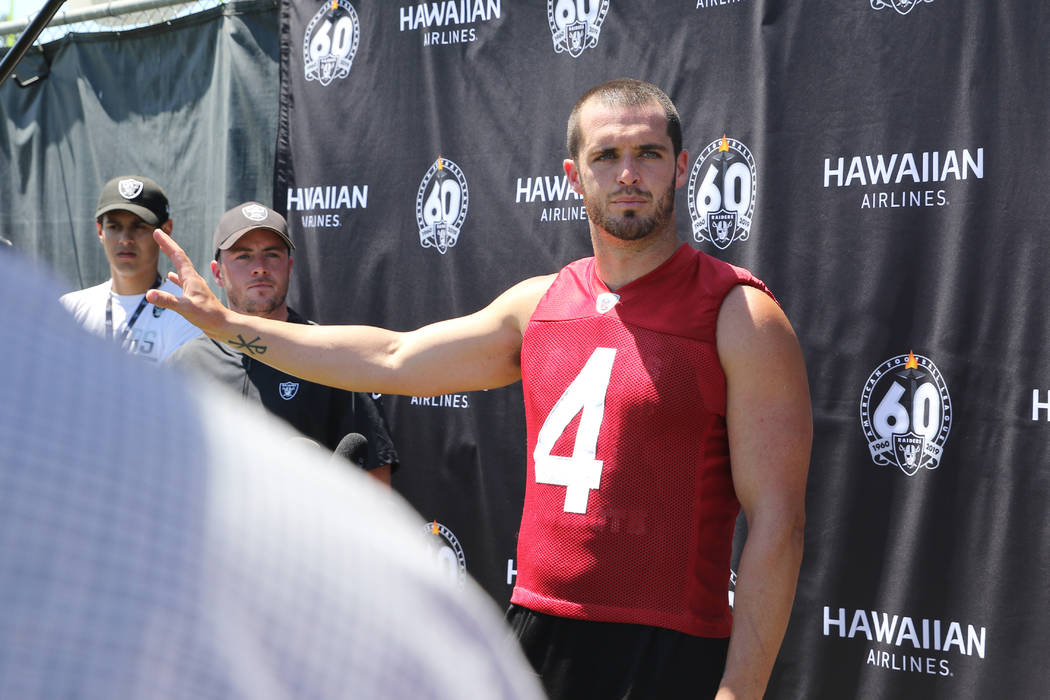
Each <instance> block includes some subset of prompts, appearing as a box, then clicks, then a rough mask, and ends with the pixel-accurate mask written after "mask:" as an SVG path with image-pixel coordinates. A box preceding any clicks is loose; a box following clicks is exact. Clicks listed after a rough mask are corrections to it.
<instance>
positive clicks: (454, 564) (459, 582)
mask: <svg viewBox="0 0 1050 700" xmlns="http://www.w3.org/2000/svg"><path fill="white" fill-rule="evenodd" d="M423 536H424V537H425V538H426V540H425V541H426V548H427V551H428V552H429V553H430V561H431V563H433V564H434V566H435V567H437V569H438V571H439V572H440V574H441V576H442V578H444V579H445V580H446V581H448V582H449V583H450V584H452V585H454V586H457V587H459V588H463V585H464V583H465V582H466V579H467V558H466V556H464V554H463V547H462V546H461V545H460V544H459V540H458V539H456V536H455V535H454V534H452V530H449V529H448V528H447V527H445V526H444V525H442V524H441V523H439V522H438V521H437V520H434V521H432V522H429V523H426V524H424V525H423Z"/></svg>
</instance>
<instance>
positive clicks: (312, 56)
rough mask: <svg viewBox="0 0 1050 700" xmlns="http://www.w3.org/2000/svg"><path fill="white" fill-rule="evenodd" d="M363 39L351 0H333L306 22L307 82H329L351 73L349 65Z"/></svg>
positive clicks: (304, 47) (304, 38)
mask: <svg viewBox="0 0 1050 700" xmlns="http://www.w3.org/2000/svg"><path fill="white" fill-rule="evenodd" d="M360 39H361V22H360V21H359V20H358V18H357V11H356V10H354V6H353V5H351V4H350V0H332V1H331V3H330V4H329V3H327V2H326V3H325V4H323V5H321V9H319V10H318V11H317V14H315V15H314V16H313V19H311V20H310V23H309V24H307V25H306V35H305V36H304V37H303V66H304V70H305V71H306V80H307V82H309V81H311V80H316V81H317V82H319V83H321V85H329V84H330V83H331V82H332V81H333V80H339V79H341V78H345V77H346V76H348V75H350V66H351V65H352V64H353V62H354V56H355V55H356V54H357V44H358V42H359V41H360Z"/></svg>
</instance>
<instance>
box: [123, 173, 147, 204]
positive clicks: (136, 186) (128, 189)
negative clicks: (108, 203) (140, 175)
mask: <svg viewBox="0 0 1050 700" xmlns="http://www.w3.org/2000/svg"><path fill="white" fill-rule="evenodd" d="M142 187H143V184H142V182H141V181H140V180H134V179H132V178H130V177H129V178H127V179H126V180H121V181H120V182H118V183H117V192H119V193H120V196H121V197H123V198H124V199H135V197H138V196H139V195H140V194H142Z"/></svg>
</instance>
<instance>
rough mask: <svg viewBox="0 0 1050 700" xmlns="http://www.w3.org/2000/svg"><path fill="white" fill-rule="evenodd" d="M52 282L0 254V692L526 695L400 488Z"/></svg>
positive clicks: (500, 644) (28, 699)
mask: <svg viewBox="0 0 1050 700" xmlns="http://www.w3.org/2000/svg"><path fill="white" fill-rule="evenodd" d="M57 290H58V286H57V285H55V284H51V283H48V282H46V281H45V280H44V279H43V277H42V276H41V275H40V274H39V273H37V272H35V271H34V270H33V269H32V268H31V265H30V263H29V262H28V261H25V260H23V259H21V258H20V256H18V255H17V254H16V253H15V254H10V255H0V326H2V327H3V328H4V329H5V334H4V340H3V346H4V351H3V357H4V360H3V362H0V397H2V398H3V400H2V401H0V600H3V605H2V606H0V697H3V698H19V700H50V699H51V698H79V699H81V700H113V698H166V699H167V700H231V699H239V698H243V699H244V700H269V699H287V700H303V699H316V700H321V699H325V698H332V699H335V698H380V699H382V698H391V699H399V700H417V699H418V698H444V699H447V700H463V698H507V699H519V698H520V699H529V700H538V699H539V698H541V697H542V692H541V690H540V689H539V686H538V684H537V683H536V681H535V679H534V678H533V677H532V675H531V674H530V672H529V670H528V667H527V664H526V663H525V661H524V659H523V658H522V656H521V652H520V651H519V650H518V649H517V648H516V646H515V645H514V644H513V641H511V640H509V639H508V638H507V635H506V631H505V627H504V625H503V624H502V622H501V620H500V617H499V614H498V612H497V610H496V609H495V608H494V607H493V605H492V602H491V599H489V598H488V597H487V596H486V595H485V594H484V593H483V592H482V591H481V589H480V588H478V587H477V586H476V584H474V583H473V581H469V580H468V582H467V584H466V587H465V588H463V589H460V588H457V587H454V586H452V585H450V584H448V583H447V582H446V579H445V577H444V576H443V575H442V573H441V572H440V571H439V570H438V569H437V568H436V567H434V565H433V563H432V562H431V561H430V558H429V556H428V553H427V551H426V546H425V543H424V542H425V540H424V538H423V528H424V523H423V521H422V518H421V517H420V516H419V515H417V514H415V513H414V512H412V511H411V509H410V508H409V507H408V506H407V505H406V504H405V503H404V501H402V500H401V499H400V498H399V497H398V496H397V495H396V494H394V493H393V492H391V491H390V489H387V488H382V487H380V486H379V485H377V484H376V483H375V481H374V480H373V479H369V478H366V477H364V476H363V475H361V474H360V472H358V471H356V470H347V469H340V468H336V467H334V466H333V465H332V464H331V463H330V461H329V458H328V456H327V455H326V454H324V453H323V452H322V451H321V450H318V449H316V448H313V447H306V446H303V445H301V444H296V443H295V441H294V440H291V439H290V438H291V437H292V436H293V435H294V433H293V431H292V430H291V429H289V428H288V427H287V426H286V425H284V424H283V423H281V422H280V421H277V420H275V419H274V418H273V417H271V416H269V415H267V414H266V413H265V412H264V411H261V410H258V409H256V408H253V407H250V406H244V405H243V403H241V402H238V401H236V400H234V399H232V398H230V397H227V396H226V395H225V394H220V395H215V394H216V392H214V391H212V392H208V391H202V390H201V389H202V387H201V386H199V385H198V382H196V381H194V380H189V381H187V380H186V379H185V378H183V377H180V376H178V375H176V374H175V373H174V372H170V371H167V370H164V369H163V368H162V370H161V371H156V370H154V369H152V368H149V367H147V366H146V365H143V364H142V363H137V362H134V361H131V360H129V359H128V358H127V357H126V356H125V355H123V354H122V353H120V352H118V351H117V349H116V348H114V347H113V345H112V344H107V343H104V342H102V341H100V340H98V339H96V338H92V337H91V336H89V335H86V334H85V333H84V332H83V331H82V330H80V329H79V328H77V327H76V325H75V324H74V323H73V321H72V320H71V319H70V318H69V315H68V314H67V313H66V312H65V311H64V310H63V309H62V308H61V306H59V304H58V303H57V302H56V301H55V299H56V297H57ZM205 396H206V397H207V398H204V397H205ZM117 427H119V431H118V430H117ZM187 452H189V453H192V454H194V455H197V456H198V457H197V458H195V459H192V460H188V459H186V457H185V455H186V453H187ZM289 464H294V465H295V466H296V468H295V469H288V468H287V467H288V465H289Z"/></svg>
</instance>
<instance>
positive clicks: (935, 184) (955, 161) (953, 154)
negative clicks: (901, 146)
mask: <svg viewBox="0 0 1050 700" xmlns="http://www.w3.org/2000/svg"><path fill="white" fill-rule="evenodd" d="M983 179H984V148H983V147H978V148H975V149H973V150H970V149H968V148H963V149H952V150H947V151H921V152H907V153H888V154H887V153H877V154H870V155H859V156H839V157H837V158H825V159H824V188H825V189H828V188H863V193H862V194H861V196H860V208H861V209H883V208H890V209H897V208H902V207H946V206H948V205H949V204H950V203H951V200H950V198H949V196H948V193H949V189H948V186H947V185H945V184H944V183H951V182H959V181H964V180H983Z"/></svg>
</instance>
